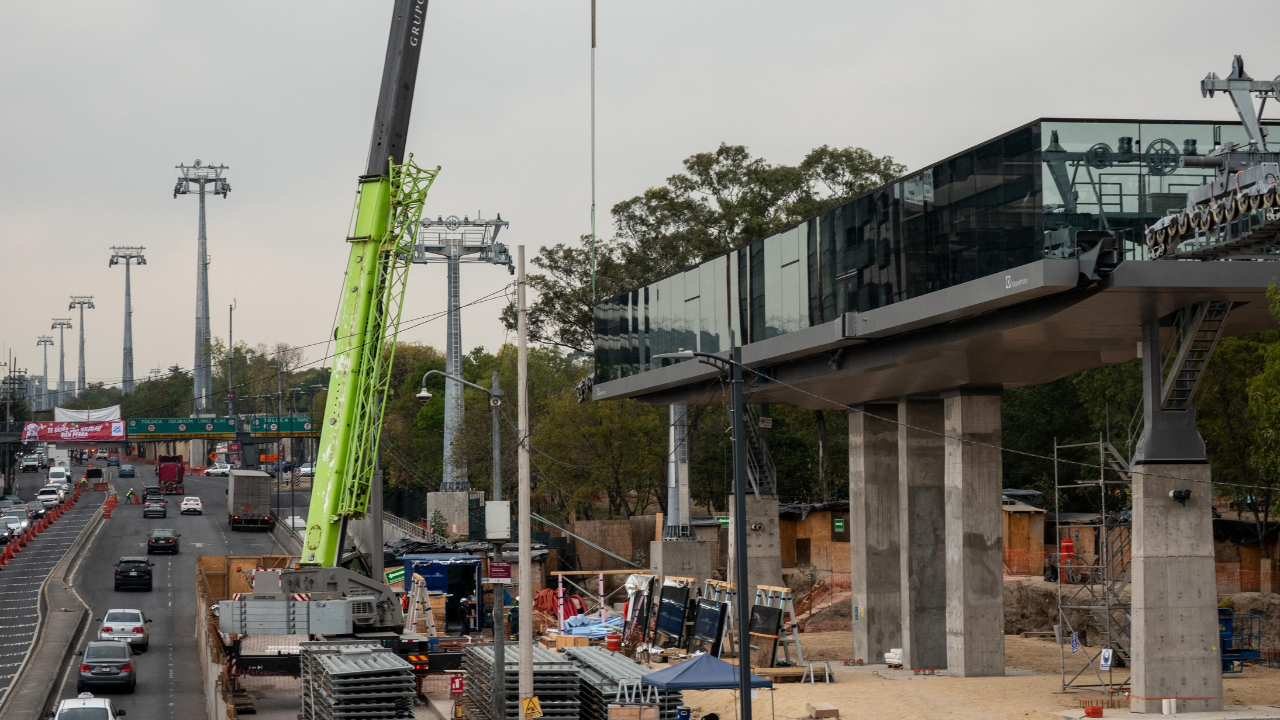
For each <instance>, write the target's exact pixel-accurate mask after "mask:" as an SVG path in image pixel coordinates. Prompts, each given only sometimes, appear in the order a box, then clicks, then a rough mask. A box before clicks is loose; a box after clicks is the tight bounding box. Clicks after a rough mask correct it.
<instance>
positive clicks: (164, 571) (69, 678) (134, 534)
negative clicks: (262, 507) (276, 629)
mask: <svg viewBox="0 0 1280 720" xmlns="http://www.w3.org/2000/svg"><path fill="white" fill-rule="evenodd" d="M99 465H101V463H99ZM135 468H136V469H137V473H138V477H137V478H136V479H132V480H131V479H129V478H124V479H116V480H114V484H115V487H116V489H117V490H118V491H119V492H120V495H121V497H123V496H124V493H125V490H127V489H128V488H130V487H133V488H134V489H135V490H137V491H141V490H142V488H143V487H145V486H147V485H155V484H157V483H156V480H155V468H154V467H153V466H150V465H141V464H139V465H136V466H135ZM226 487H227V481H226V478H203V477H196V478H190V477H188V478H187V479H186V491H187V495H195V496H197V497H199V498H200V499H201V500H202V501H203V502H204V505H205V514H204V515H202V516H201V515H187V516H183V515H180V514H179V512H178V509H179V508H178V505H179V503H180V502H181V500H182V498H181V497H179V496H175V495H167V496H165V497H166V499H167V500H168V501H169V516H168V517H167V518H163V519H162V518H143V517H142V506H141V505H123V504H122V505H120V506H119V507H118V508H117V509H116V510H115V512H114V513H112V518H111V519H110V520H105V521H103V523H102V526H101V528H100V529H99V530H98V532H97V533H96V536H95V537H94V538H93V541H92V543H90V544H89V545H88V546H87V547H86V549H85V551H84V552H83V553H82V554H81V557H80V558H77V561H76V564H75V565H74V567H73V568H72V576H71V585H72V587H74V588H75V589H76V592H78V593H79V594H80V596H81V597H82V598H83V599H84V601H85V603H86V604H88V605H89V608H90V610H91V611H92V613H93V616H92V617H94V618H101V617H102V616H103V613H104V612H106V611H107V610H109V609H113V608H132V609H138V610H141V611H142V612H143V613H145V614H146V616H147V617H149V618H151V619H152V620H153V622H152V623H151V626H150V627H151V647H150V649H149V650H148V651H147V652H146V653H143V654H142V655H141V656H140V657H139V659H138V687H137V691H136V692H135V693H134V694H132V695H128V694H117V695H114V696H113V699H114V701H115V702H116V706H117V707H120V708H124V709H125V710H128V712H129V717H131V718H133V717H137V718H148V719H149V720H151V719H157V718H170V719H174V720H176V719H177V718H182V719H183V720H191V719H192V718H196V717H204V715H205V698H204V691H203V686H202V684H201V678H200V659H199V657H197V646H196V638H195V614H194V612H195V565H196V556H198V555H273V554H281V552H282V551H281V549H280V548H279V547H278V546H277V544H276V543H275V541H274V540H273V539H272V537H271V535H270V534H268V533H265V532H261V531H257V532H232V531H231V529H230V528H229V527H228V526H227V514H226V507H227V506H226V494H225V491H226ZM153 528H173V529H174V530H175V531H177V532H179V533H181V534H182V538H181V540H180V544H179V547H180V551H179V553H178V554H177V555H153V556H151V559H152V561H153V562H155V568H154V573H155V574H154V584H153V589H152V590H151V592H146V591H139V590H123V591H119V592H117V591H116V590H115V589H114V581H113V572H114V568H113V567H112V565H113V563H115V562H116V561H118V560H119V559H120V557H121V556H125V555H146V552H147V551H146V538H147V535H148V534H149V533H150V532H151V530H152V529H153ZM7 569H8V568H6V570H7ZM99 624H100V623H95V622H92V621H91V624H90V629H91V631H92V632H91V633H90V634H89V636H88V637H86V638H85V639H84V640H82V641H81V643H80V644H81V647H83V645H84V642H87V641H88V640H89V639H92V637H93V636H94V634H95V633H96V631H97V627H98V625H99ZM74 669H75V666H74V665H72V666H69V667H68V672H67V673H66V675H64V677H62V678H59V682H61V683H62V689H61V696H62V697H63V698H72V697H75V696H76V688H75V672H74Z"/></svg>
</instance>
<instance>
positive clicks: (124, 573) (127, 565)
mask: <svg viewBox="0 0 1280 720" xmlns="http://www.w3.org/2000/svg"><path fill="white" fill-rule="evenodd" d="M153 567H155V563H153V562H151V561H150V560H148V559H146V558H144V557H122V558H120V562H118V563H116V590H123V589H124V588H141V589H143V590H150V589H151V568H153Z"/></svg>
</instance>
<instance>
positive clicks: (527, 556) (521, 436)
mask: <svg viewBox="0 0 1280 720" xmlns="http://www.w3.org/2000/svg"><path fill="white" fill-rule="evenodd" d="M516 253H517V265H516V310H517V313H518V314H517V318H518V322H517V325H516V335H517V338H518V340H519V345H518V347H519V353H518V355H517V361H516V367H517V371H518V374H519V379H518V381H517V382H518V383H519V385H518V388H517V390H516V399H517V401H518V402H519V403H520V408H519V415H518V417H519V420H517V422H518V423H519V424H520V427H518V428H516V440H517V442H518V445H517V447H516V449H517V451H518V453H517V457H518V458H519V463H518V465H517V467H518V469H519V475H520V486H519V491H518V495H519V510H520V520H519V525H520V526H519V531H518V537H517V544H518V546H519V550H520V559H519V564H520V581H519V582H520V600H519V602H520V699H521V700H525V699H527V698H531V697H533V567H532V564H533V553H532V552H531V551H530V544H531V543H532V541H533V526H532V519H531V518H530V515H531V514H532V513H533V504H532V502H530V499H529V495H530V482H529V347H528V345H529V324H528V317H527V316H528V313H527V312H526V310H525V304H524V291H525V287H524V246H523V245H521V246H519V247H518V248H517V250H516Z"/></svg>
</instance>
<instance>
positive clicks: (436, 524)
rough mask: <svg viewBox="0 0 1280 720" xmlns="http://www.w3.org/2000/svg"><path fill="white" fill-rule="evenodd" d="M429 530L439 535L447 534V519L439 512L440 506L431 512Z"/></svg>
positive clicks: (444, 535)
mask: <svg viewBox="0 0 1280 720" xmlns="http://www.w3.org/2000/svg"><path fill="white" fill-rule="evenodd" d="M431 532H432V534H434V535H439V536H440V537H448V536H449V520H448V519H447V518H445V516H444V513H442V512H440V508H436V509H435V511H434V512H432V513H431Z"/></svg>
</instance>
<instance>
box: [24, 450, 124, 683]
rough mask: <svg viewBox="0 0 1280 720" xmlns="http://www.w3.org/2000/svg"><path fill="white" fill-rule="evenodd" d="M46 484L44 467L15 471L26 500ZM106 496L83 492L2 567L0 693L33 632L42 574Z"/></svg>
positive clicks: (74, 537)
mask: <svg viewBox="0 0 1280 720" xmlns="http://www.w3.org/2000/svg"><path fill="white" fill-rule="evenodd" d="M45 484H46V478H45V473H44V471H43V470H42V471H40V472H38V473H23V472H19V473H18V495H19V496H20V497H22V499H24V500H34V499H35V496H36V491H37V490H39V489H40V488H41V487H44V485H45ZM105 498H106V494H105V493H101V492H85V493H84V494H83V495H81V496H80V500H79V501H78V502H77V503H76V504H75V505H74V506H73V507H72V508H71V511H70V512H68V513H67V514H65V515H63V516H62V517H61V518H60V519H59V520H58V521H57V522H55V523H54V524H53V525H50V526H49V529H48V530H45V531H44V532H43V533H41V534H40V535H39V536H38V537H37V538H36V539H35V540H34V541H32V542H31V543H30V544H28V545H27V547H25V548H23V549H22V551H21V552H20V553H18V555H17V556H16V557H15V558H14V559H13V560H11V561H10V562H9V563H8V564H6V565H5V566H4V569H3V570H2V571H0V698H3V697H4V695H5V694H6V693H7V692H8V690H9V684H10V683H12V682H13V677H14V675H15V674H17V672H18V668H19V666H20V665H21V664H22V661H23V658H24V657H26V655H27V651H28V650H29V649H30V647H31V641H32V639H33V638H34V637H35V631H36V621H37V619H38V617H39V616H38V613H37V606H38V604H39V596H40V588H41V586H43V585H44V581H45V578H47V577H48V576H49V573H50V572H52V571H53V568H54V567H55V566H56V565H57V564H58V562H59V561H61V560H62V557H63V555H65V554H66V552H67V549H68V548H70V547H71V545H72V543H74V542H75V540H76V537H78V536H79V535H80V531H81V530H83V529H84V526H85V523H87V522H88V521H89V518H91V517H93V513H94V511H95V510H96V509H97V508H98V506H99V505H101V504H102V501H103V500H104V499H105Z"/></svg>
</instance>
